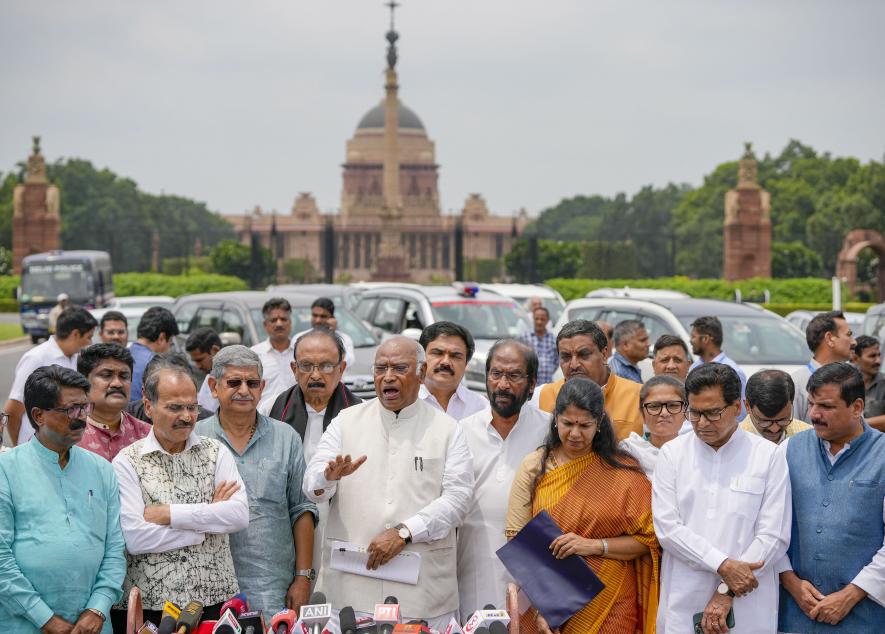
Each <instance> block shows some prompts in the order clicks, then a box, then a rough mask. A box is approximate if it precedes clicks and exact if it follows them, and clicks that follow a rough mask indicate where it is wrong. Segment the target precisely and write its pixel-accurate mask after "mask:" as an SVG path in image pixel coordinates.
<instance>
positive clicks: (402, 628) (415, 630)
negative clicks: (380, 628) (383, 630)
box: [393, 621, 430, 634]
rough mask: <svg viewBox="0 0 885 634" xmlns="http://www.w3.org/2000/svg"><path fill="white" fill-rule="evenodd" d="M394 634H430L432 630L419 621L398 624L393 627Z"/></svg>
mask: <svg viewBox="0 0 885 634" xmlns="http://www.w3.org/2000/svg"><path fill="white" fill-rule="evenodd" d="M393 634H430V628H429V627H427V626H426V625H421V624H420V623H419V622H417V621H413V622H411V623H397V624H396V625H394V626H393Z"/></svg>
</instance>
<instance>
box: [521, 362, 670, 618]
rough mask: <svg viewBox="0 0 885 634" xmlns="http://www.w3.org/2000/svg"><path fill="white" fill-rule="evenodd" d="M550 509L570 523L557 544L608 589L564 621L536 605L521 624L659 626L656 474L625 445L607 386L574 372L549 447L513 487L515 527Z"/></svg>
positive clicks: (558, 551) (529, 460)
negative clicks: (552, 620) (609, 410)
mask: <svg viewBox="0 0 885 634" xmlns="http://www.w3.org/2000/svg"><path fill="white" fill-rule="evenodd" d="M542 510H546V511H547V512H548V513H549V514H550V515H551V516H552V517H553V519H554V520H555V521H556V523H557V524H558V525H559V527H560V528H561V529H562V530H563V533H564V534H563V535H562V536H560V537H558V538H557V539H556V540H555V541H554V542H553V543H552V544H550V549H551V550H552V551H553V554H554V555H555V556H556V557H558V558H560V559H562V558H564V557H571V556H579V557H583V558H584V560H585V561H586V562H587V563H588V564H589V565H590V567H591V568H592V569H593V572H595V573H596V575H597V576H598V577H599V578H600V579H601V580H602V582H603V583H604V584H605V589H604V590H603V591H602V592H601V593H600V594H598V595H597V596H596V597H594V598H593V600H592V601H591V602H590V603H588V604H587V605H586V606H584V608H583V609H581V610H580V611H579V612H577V613H576V614H575V615H574V616H572V617H571V618H570V619H569V620H568V621H566V622H565V624H563V625H562V627H561V628H558V629H552V628H550V627H549V626H548V625H547V623H546V621H545V620H544V618H543V617H542V616H541V615H540V614H539V613H538V612H537V610H535V608H534V607H533V608H532V609H530V610H528V611H527V612H526V613H525V614H523V615H522V617H521V618H520V631H526V632H540V633H541V634H547V633H550V632H552V633H553V634H557V633H560V634H587V633H600V634H609V633H611V634H651V633H653V632H654V631H655V617H656V613H657V606H658V589H659V586H658V584H659V575H660V569H659V566H660V560H661V550H660V546H659V545H658V541H657V539H656V538H655V534H654V527H653V525H652V516H651V484H650V483H649V481H648V479H647V478H646V477H645V475H644V474H643V473H642V470H641V469H640V468H639V466H638V463H637V462H636V460H635V459H633V458H632V457H631V456H630V455H629V454H627V453H626V452H624V451H622V450H620V449H618V448H617V444H616V441H615V435H614V431H613V429H612V425H611V420H610V419H609V418H608V415H607V414H606V413H605V409H604V399H603V395H602V390H601V389H600V388H599V386H597V385H596V384H595V383H593V382H592V381H589V380H587V379H584V378H580V377H575V378H573V379H571V380H570V381H568V382H567V383H566V384H565V385H564V386H563V388H562V390H561V391H560V393H559V395H558V397H557V399H556V407H555V408H554V414H553V424H552V425H551V429H550V432H549V434H548V436H547V441H546V443H545V445H544V447H542V448H541V449H538V450H537V451H536V452H533V453H531V454H529V455H528V456H527V457H526V459H525V460H524V461H523V463H522V465H521V467H520V470H519V472H518V473H517V475H516V477H515V479H514V482H513V488H512V490H511V494H510V504H509V507H508V513H507V531H506V532H507V536H508V538H510V537H512V536H513V535H515V534H516V533H517V532H519V530H520V529H521V528H522V527H523V526H525V525H526V523H528V521H529V520H531V518H532V517H534V516H535V515H537V514H538V513H539V512H540V511H542Z"/></svg>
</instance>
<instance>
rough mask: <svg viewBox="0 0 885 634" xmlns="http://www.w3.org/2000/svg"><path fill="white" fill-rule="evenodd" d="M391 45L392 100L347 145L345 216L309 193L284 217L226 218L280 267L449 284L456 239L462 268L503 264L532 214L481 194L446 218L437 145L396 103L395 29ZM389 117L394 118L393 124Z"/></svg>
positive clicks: (375, 111) (365, 121)
mask: <svg viewBox="0 0 885 634" xmlns="http://www.w3.org/2000/svg"><path fill="white" fill-rule="evenodd" d="M387 38H388V40H389V42H390V46H389V48H388V52H387V61H388V66H387V69H386V77H387V80H386V83H385V91H386V96H385V98H384V99H382V100H381V102H380V103H379V104H378V105H376V106H375V107H373V108H371V109H370V110H368V111H367V112H366V113H365V114H364V115H363V116H362V118H361V119H360V120H359V123H358V124H357V127H356V131H355V132H354V134H353V136H352V137H351V138H350V139H349V140H348V141H347V147H346V152H345V159H344V163H343V165H342V168H343V178H342V180H343V182H342V188H341V207H340V210H339V212H338V213H336V214H321V213H320V212H319V208H318V207H317V203H316V200H315V199H314V198H313V196H312V195H311V194H310V193H307V192H302V193H300V194H298V196H297V197H296V199H295V203H294V205H293V206H292V209H291V212H290V213H289V214H288V215H276V214H267V213H265V212H263V211H262V210H261V209H260V208H259V207H256V208H255V209H254V210H253V211H252V212H250V213H247V214H245V215H230V216H226V219H227V220H228V221H229V222H230V223H231V224H233V225H234V227H235V228H236V230H237V233H238V235H239V236H240V240H241V241H242V242H244V243H247V244H248V243H249V242H250V241H251V240H252V236H253V235H254V236H256V237H257V238H258V240H259V241H260V242H261V244H262V245H263V246H266V247H269V248H270V249H271V250H272V251H273V252H274V254H275V255H276V257H277V259H278V261H280V262H281V263H282V262H283V261H285V260H290V259H302V260H307V261H308V262H309V263H310V265H311V268H312V269H313V270H314V271H315V272H316V273H317V277H319V278H321V277H323V276H324V273H327V271H328V269H329V268H331V269H332V271H331V273H332V274H331V275H327V277H328V278H331V279H336V280H340V279H348V280H350V281H364V280H370V279H374V280H391V281H397V280H398V281H405V280H407V279H408V280H410V281H414V282H428V281H442V280H453V279H454V276H455V268H456V267H455V254H456V251H457V245H456V241H457V239H458V238H457V236H458V235H459V234H460V236H463V245H462V253H463V259H464V262H465V265H466V264H467V262H468V261H469V260H475V259H492V258H501V257H503V256H504V254H505V253H507V252H508V251H509V250H510V248H511V246H512V244H513V241H514V239H515V236H517V235H518V234H519V233H521V232H522V230H523V228H524V227H525V225H526V224H527V223H528V217H527V215H526V213H525V210H522V211H521V212H520V214H519V215H518V216H517V217H513V216H497V215H493V214H491V213H489V210H488V208H487V206H486V203H485V201H484V200H483V198H482V197H481V196H480V195H479V194H471V195H470V196H469V197H468V199H467V201H466V202H465V204H464V207H463V209H462V211H461V213H460V214H458V215H452V214H442V213H441V210H440V203H439V188H438V183H439V165H437V163H436V148H435V144H434V142H433V141H432V140H431V139H430V137H429V136H428V134H427V130H426V128H425V127H424V123H423V122H422V121H421V119H420V117H419V116H418V115H417V114H416V113H415V112H414V111H413V110H411V109H410V108H408V107H407V106H406V105H405V104H403V103H402V101H400V100H399V95H398V89H399V86H398V84H397V75H396V71H395V68H394V66H395V64H396V55H397V53H396V47H395V42H396V39H397V38H398V35H397V34H396V32H395V31H393V30H392V29H391V31H390V32H388V34H387ZM388 113H390V115H388ZM388 116H392V117H393V118H395V119H396V121H395V122H391V123H392V125H391V126H387V123H388V120H387V119H388ZM393 124H395V125H393ZM458 228H460V231H459V230H458ZM281 268H282V264H281Z"/></svg>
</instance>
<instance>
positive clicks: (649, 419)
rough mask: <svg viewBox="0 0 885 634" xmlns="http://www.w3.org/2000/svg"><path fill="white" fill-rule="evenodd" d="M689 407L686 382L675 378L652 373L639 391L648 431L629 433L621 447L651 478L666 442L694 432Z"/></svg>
mask: <svg viewBox="0 0 885 634" xmlns="http://www.w3.org/2000/svg"><path fill="white" fill-rule="evenodd" d="M686 407H688V401H687V399H686V396H685V384H683V383H682V381H680V380H679V379H677V378H675V377H672V376H667V375H666V374H659V375H658V376H653V377H652V378H650V379H649V380H648V381H646V382H645V384H644V385H643V386H642V389H641V390H640V391H639V411H640V412H641V413H642V422H643V425H642V426H643V427H644V428H645V432H644V433H643V435H642V436H640V435H639V434H637V433H636V432H630V435H629V436H627V437H626V438H625V439H624V440H622V441H621V445H620V447H621V449H623V450H624V451H626V452H627V453H629V454H630V455H632V456H633V457H634V458H636V459H637V460H638V461H639V464H640V466H641V467H642V470H643V471H644V472H645V475H646V476H647V477H648V479H649V480H651V477H652V475H653V474H654V472H655V464H657V461H658V453H659V452H660V450H661V447H663V446H664V443H667V442H669V441H671V440H673V439H674V438H676V436H678V435H679V434H681V433H685V432H687V431H691V425H690V424H689V423H687V422H686V420H685V408H686Z"/></svg>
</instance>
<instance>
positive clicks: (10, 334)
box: [0, 324, 24, 341]
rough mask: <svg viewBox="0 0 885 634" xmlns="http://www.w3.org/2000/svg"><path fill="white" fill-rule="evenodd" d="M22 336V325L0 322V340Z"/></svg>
mask: <svg viewBox="0 0 885 634" xmlns="http://www.w3.org/2000/svg"><path fill="white" fill-rule="evenodd" d="M23 336H24V333H23V332H22V327H21V326H19V325H18V324H0V341H6V340H7V339H15V338H17V337H23Z"/></svg>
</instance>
